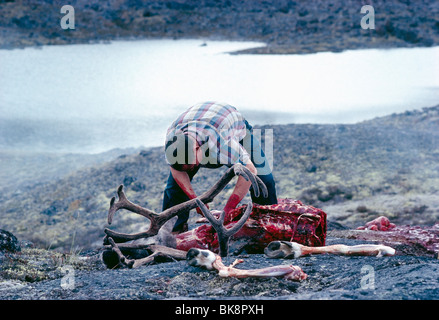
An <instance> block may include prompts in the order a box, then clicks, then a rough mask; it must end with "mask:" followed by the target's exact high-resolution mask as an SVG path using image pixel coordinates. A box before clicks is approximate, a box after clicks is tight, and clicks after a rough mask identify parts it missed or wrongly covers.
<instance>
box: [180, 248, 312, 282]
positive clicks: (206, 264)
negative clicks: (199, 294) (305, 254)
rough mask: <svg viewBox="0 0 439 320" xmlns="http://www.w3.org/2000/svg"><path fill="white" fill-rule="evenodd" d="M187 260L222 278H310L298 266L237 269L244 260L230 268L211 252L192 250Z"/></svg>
mask: <svg viewBox="0 0 439 320" xmlns="http://www.w3.org/2000/svg"><path fill="white" fill-rule="evenodd" d="M186 260H187V262H188V264H189V265H191V266H194V267H203V268H205V269H207V270H216V271H217V272H218V275H219V276H220V277H223V278H226V277H232V278H271V277H282V278H284V279H286V280H292V281H301V280H305V279H306V278H307V277H308V276H307V274H306V273H305V272H303V270H302V269H301V268H300V267H298V266H293V265H279V266H273V267H267V268H261V269H251V270H244V269H236V268H235V266H236V265H237V264H239V263H242V262H243V260H241V259H237V260H235V261H234V262H233V263H232V264H231V265H230V266H228V267H227V266H225V265H224V264H223V262H222V260H221V257H220V256H219V255H216V254H214V253H213V252H212V251H209V250H202V249H196V248H192V249H190V250H189V251H188V253H187V257H186Z"/></svg>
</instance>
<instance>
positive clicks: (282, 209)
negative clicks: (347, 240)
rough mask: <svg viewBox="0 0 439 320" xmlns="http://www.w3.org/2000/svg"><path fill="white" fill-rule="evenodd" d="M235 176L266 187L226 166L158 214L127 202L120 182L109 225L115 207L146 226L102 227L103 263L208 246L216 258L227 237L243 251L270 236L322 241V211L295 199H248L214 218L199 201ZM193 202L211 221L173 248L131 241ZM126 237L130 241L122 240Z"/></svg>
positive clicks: (257, 188)
mask: <svg viewBox="0 0 439 320" xmlns="http://www.w3.org/2000/svg"><path fill="white" fill-rule="evenodd" d="M236 175H240V176H243V177H244V178H245V179H247V180H250V181H251V183H252V188H253V190H254V192H255V193H256V194H258V193H259V192H262V193H263V194H264V195H266V193H267V189H266V187H265V185H264V184H263V182H262V181H261V180H260V179H259V178H258V177H257V176H256V175H254V174H253V173H252V172H250V171H249V170H248V169H247V168H245V167H244V166H242V165H240V164H236V165H234V166H233V167H231V168H229V169H228V170H227V171H226V172H225V173H224V175H223V176H222V178H221V179H220V180H219V181H218V182H217V183H216V184H215V185H214V186H213V187H212V188H211V189H210V190H208V191H206V192H205V193H204V194H202V195H201V196H200V197H198V198H196V199H192V200H189V201H187V202H184V203H182V204H179V205H177V206H174V207H172V208H169V209H167V210H165V211H163V212H162V213H160V214H158V213H155V212H153V211H151V210H148V209H146V208H143V207H141V206H138V205H136V204H134V203H132V202H130V201H129V200H128V199H127V197H126V196H125V193H124V191H123V186H120V187H119V188H118V191H117V194H118V198H119V199H118V200H117V201H116V199H115V198H112V199H111V201H110V209H109V212H108V223H109V224H111V222H112V220H113V217H114V214H115V213H116V211H118V210H120V209H126V210H129V211H132V212H135V213H137V214H140V215H142V216H144V217H146V218H148V219H149V220H150V221H151V224H150V226H149V229H148V230H147V231H144V232H141V233H137V234H123V233H119V232H116V231H113V230H110V229H108V228H106V229H105V234H106V236H105V238H104V244H105V245H106V249H107V250H106V251H104V254H103V260H104V263H105V264H106V265H107V266H108V267H110V268H111V267H114V266H116V265H118V264H120V263H121V264H122V265H126V266H128V267H138V266H141V265H143V264H148V263H151V262H152V261H156V260H157V259H166V257H168V258H169V259H180V260H182V259H185V253H186V252H187V251H188V250H189V249H191V248H199V249H208V250H211V251H213V252H216V253H219V254H220V255H221V256H227V254H228V246H229V239H230V238H232V237H233V239H234V240H235V241H239V242H240V243H241V244H242V247H243V248H244V249H245V250H246V251H247V252H248V253H263V250H264V248H265V246H266V245H268V244H269V243H270V242H271V241H274V240H285V241H290V240H291V241H297V242H300V243H303V244H306V245H310V246H315V245H319V246H322V245H324V244H325V237H326V214H325V212H323V211H322V210H320V209H317V208H314V207H311V206H305V205H303V204H302V203H301V202H300V201H294V200H280V201H279V204H277V205H271V206H259V205H257V204H252V203H249V204H247V205H244V206H241V207H239V208H237V209H235V210H232V212H231V213H229V214H228V215H225V213H224V212H222V214H221V215H220V216H219V218H218V219H217V218H216V217H215V216H214V215H213V214H212V213H211V212H210V211H209V210H208V209H207V207H206V206H204V203H209V202H211V201H212V200H213V199H214V197H215V196H216V195H218V194H219V193H220V192H221V191H222V190H223V189H224V187H225V186H226V185H227V184H228V183H229V182H230V181H231V180H232V178H233V177H234V176H236ZM197 206H199V207H200V208H201V210H202V212H203V214H204V215H205V217H206V218H207V219H208V220H209V221H210V223H211V224H210V225H208V224H204V225H201V226H199V227H197V228H195V229H192V230H190V231H187V232H185V233H182V234H179V235H177V236H176V239H175V240H176V243H175V247H174V248H167V247H163V246H159V245H156V244H148V245H145V244H139V243H136V240H139V239H146V238H151V237H154V236H156V235H157V234H158V233H159V231H160V229H161V228H162V227H163V226H164V225H165V223H166V222H167V221H169V220H170V219H172V218H174V217H175V216H176V215H178V213H179V212H181V211H184V210H188V209H189V210H190V209H193V208H196V207H197ZM129 241H134V242H133V243H126V242H129ZM170 249H172V250H170ZM151 255H152V256H151ZM130 257H133V258H135V259H133V258H131V259H130ZM138 258H140V259H138Z"/></svg>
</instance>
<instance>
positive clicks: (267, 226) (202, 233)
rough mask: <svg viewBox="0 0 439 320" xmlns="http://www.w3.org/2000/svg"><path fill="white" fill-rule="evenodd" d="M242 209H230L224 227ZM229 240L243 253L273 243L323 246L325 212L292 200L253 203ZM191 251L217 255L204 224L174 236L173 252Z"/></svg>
mask: <svg viewBox="0 0 439 320" xmlns="http://www.w3.org/2000/svg"><path fill="white" fill-rule="evenodd" d="M246 207H247V205H244V206H241V207H238V208H236V209H235V210H232V211H231V212H230V213H229V214H228V215H227V216H226V217H225V221H224V225H225V226H226V227H227V228H230V227H232V226H233V225H234V224H235V223H236V222H237V221H238V220H239V219H240V217H241V216H242V214H243V213H244V211H245V209H246ZM232 240H233V242H235V243H237V244H238V248H236V250H238V251H243V250H244V251H245V252H247V253H263V252H264V248H265V247H266V246H267V245H268V244H269V243H270V242H272V241H275V240H281V241H282V240H283V241H291V242H297V243H300V244H302V245H306V246H310V247H315V246H324V245H325V240H326V213H325V212H324V211H322V210H321V209H318V208H315V207H312V206H308V205H304V204H303V203H302V202H301V201H299V200H292V199H279V200H278V204H274V205H257V204H253V210H252V212H251V214H250V218H249V219H248V220H247V222H246V223H245V224H244V225H243V227H242V228H241V230H239V231H238V232H237V233H236V234H235V235H234V236H233V237H232ZM235 247H236V245H235ZM191 248H199V249H208V250H211V251H213V252H218V250H219V243H218V239H217V235H216V232H215V229H214V228H213V227H212V226H211V225H209V224H204V225H201V226H199V227H197V228H195V229H192V230H190V231H187V232H184V233H181V234H179V235H177V249H179V250H184V251H188V250H189V249H191Z"/></svg>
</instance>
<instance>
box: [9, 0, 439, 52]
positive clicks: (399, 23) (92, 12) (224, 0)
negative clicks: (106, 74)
mask: <svg viewBox="0 0 439 320" xmlns="http://www.w3.org/2000/svg"><path fill="white" fill-rule="evenodd" d="M69 4H70V5H72V6H73V7H74V10H75V29H73V30H70V29H66V30H64V29H62V28H61V25H60V22H61V19H62V17H63V16H64V15H65V14H61V13H60V9H61V7H62V5H64V3H60V2H58V1H40V0H3V1H0V48H17V47H26V46H39V45H48V44H72V43H90V42H100V41H111V40H115V39H144V38H204V39H206V38H209V39H226V40H251V41H255V40H256V41H261V42H264V43H266V44H267V47H263V48H259V49H255V50H253V51H252V52H253V53H281V54H282V53H310V52H319V51H341V50H345V49H359V48H393V47H414V46H433V45H438V44H439V18H438V17H439V14H438V13H439V5H438V3H437V1H435V0H423V1H408V0H375V1H366V2H365V1H361V0H343V1H338V0H313V1H308V0H298V1H291V0H282V1H279V0H277V1H260V0H246V1H233V0H232V1H230V0H220V1H218V0H215V1H213V0H186V1H181V0H180V1H179V0H177V1H170V0H166V1H161V0H160V1H141V0H122V1H105V2H102V1H97V0H93V1H89V0H74V1H69ZM365 4H371V5H373V7H374V10H375V29H366V30H363V29H362V28H361V25H360V22H361V19H362V18H363V17H364V16H365V14H362V13H361V7H362V6H363V5H365Z"/></svg>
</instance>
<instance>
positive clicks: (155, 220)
mask: <svg viewBox="0 0 439 320" xmlns="http://www.w3.org/2000/svg"><path fill="white" fill-rule="evenodd" d="M235 175H238V176H242V177H244V178H245V179H246V180H248V181H250V182H251V184H252V187H253V191H254V193H255V195H256V196H259V195H260V192H261V191H262V194H263V196H264V197H267V196H268V191H267V187H266V186H265V184H264V183H263V182H262V180H261V179H259V178H258V177H257V176H256V175H254V174H253V173H252V172H251V171H250V170H248V169H247V168H246V167H244V166H243V165H242V164H239V163H238V164H235V165H234V166H232V167H231V168H229V169H228V170H227V171H226V172H225V173H224V175H223V176H222V177H221V179H220V180H219V181H218V182H217V183H215V185H213V186H212V188H211V189H210V190H208V191H206V192H205V193H203V194H202V195H201V196H200V197H198V199H199V201H201V202H203V203H209V202H212V200H213V199H214V198H215V197H216V196H217V195H218V194H219V193H220V192H221V191H222V190H223V189H224V188H225V186H226V185H227V184H228V183H229V182H230V181H231V180H232V178H233V177H234V176H235ZM117 194H118V197H119V199H118V201H116V198H115V197H113V198H112V199H111V201H110V209H109V211H108V224H111V223H112V221H113V217H114V214H115V213H116V211H118V210H119V209H126V210H129V211H132V212H135V213H138V214H140V215H142V216H144V217H146V218H148V219H149V220H150V221H151V224H150V226H149V229H148V230H147V231H144V232H140V233H136V234H125V233H119V232H115V231H112V230H110V229H108V228H105V230H104V232H105V234H106V236H105V238H104V244H109V241H108V238H110V237H111V238H113V239H114V241H115V242H126V241H131V240H136V239H140V238H148V237H152V236H155V235H157V233H158V232H159V230H160V228H161V227H162V226H163V225H164V224H165V223H166V222H167V221H168V220H170V219H172V218H173V217H175V216H176V215H178V214H179V213H180V212H182V211H185V210H191V209H194V208H196V207H197V206H198V204H197V200H198V199H191V200H188V201H186V202H183V203H180V204H178V205H176V206H173V207H171V208H169V209H166V210H165V211H163V212H162V213H160V214H158V213H156V212H154V211H151V210H148V209H145V208H143V207H141V206H139V205H136V204H134V203H132V202H130V201H129V200H128V199H127V197H126V196H125V193H124V192H123V185H121V186H119V188H118V189H117Z"/></svg>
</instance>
